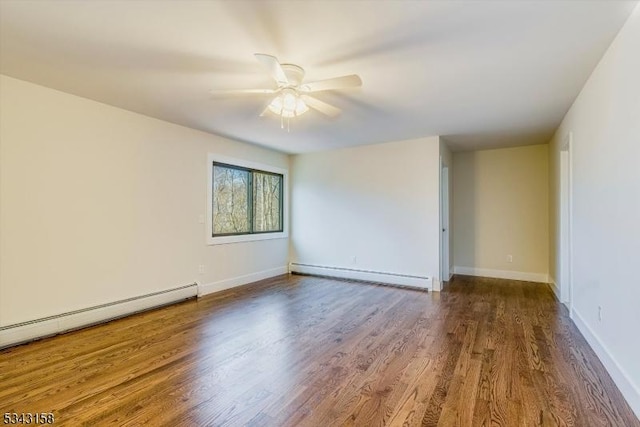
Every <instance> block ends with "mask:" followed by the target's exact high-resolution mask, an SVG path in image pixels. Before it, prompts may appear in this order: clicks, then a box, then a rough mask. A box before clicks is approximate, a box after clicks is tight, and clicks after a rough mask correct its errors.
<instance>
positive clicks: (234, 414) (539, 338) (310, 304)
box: [0, 276, 640, 427]
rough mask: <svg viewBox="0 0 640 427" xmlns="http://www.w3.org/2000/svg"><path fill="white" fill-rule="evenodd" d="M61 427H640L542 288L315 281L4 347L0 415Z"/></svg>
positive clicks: (290, 282)
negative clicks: (419, 287)
mask: <svg viewBox="0 0 640 427" xmlns="http://www.w3.org/2000/svg"><path fill="white" fill-rule="evenodd" d="M49 411H52V412H53V413H54V414H55V419H56V422H55V425H70V426H78V425H87V426H96V425H119V426H134V425H144V424H147V425H152V426H161V425H168V426H209V425H211V426H245V425H247V426H322V427H325V426H342V425H349V426H351V425H353V426H384V425H386V426H436V425H438V426H490V425H491V426H578V427H585V426H587V427H589V426H615V427H623V426H624V427H638V426H640V422H639V421H638V419H637V418H635V416H634V415H633V413H632V411H631V410H630V408H629V407H628V405H627V404H626V402H625V401H624V399H623V398H622V396H621V394H620V392H619V391H618V389H617V388H616V387H615V385H614V384H613V382H612V380H611V378H610V377H609V375H608V374H607V372H606V371H605V370H604V368H603V366H602V365H601V363H600V362H599V361H598V359H597V358H596V356H595V355H594V353H593V351H592V350H591V349H590V348H589V346H588V345H587V344H586V342H585V341H584V339H583V338H582V336H581V335H580V334H579V332H578V331H577V330H576V328H575V327H574V326H573V324H572V323H571V321H570V320H569V319H568V316H567V313H566V311H565V310H564V309H563V308H562V307H561V306H560V305H559V304H558V303H557V302H556V300H555V299H554V297H553V294H552V293H551V291H550V290H549V289H548V287H546V285H540V284H533V283H526V282H515V281H507V280H497V279H479V278H470V277H464V276H458V277H456V278H455V279H454V280H453V281H452V282H451V283H450V285H449V286H448V287H447V288H446V290H445V291H444V292H442V293H426V292H420V291H412V290H406V289H399V288H393V287H385V286H378V285H372V284H363V283H353V282H347V281H336V280H330V279H323V278H316V277H306V276H280V277H278V278H274V279H270V280H267V281H263V282H259V283H257V284H254V285H250V286H246V287H243V288H237V289H235V290H230V291H226V292H223V293H220V294H215V295H211V296H207V297H204V298H201V299H199V300H191V301H187V302H184V303H181V304H177V305H174V306H171V307H165V308H161V309H158V310H154V311H149V312H145V313H141V314H138V315H135V316H132V317H129V318H125V319H120V320H116V321H113V322H110V323H108V324H105V325H101V326H97V327H93V328H88V329H84V330H81V331H76V332H72V333H69V334H66V335H61V336H58V337H54V338H49V339H45V340H42V341H38V342H34V343H31V344H27V345H22V346H18V347H14V348H10V349H6V350H3V351H0V415H2V414H3V413H4V412H18V413H19V412H32V413H33V412H49Z"/></svg>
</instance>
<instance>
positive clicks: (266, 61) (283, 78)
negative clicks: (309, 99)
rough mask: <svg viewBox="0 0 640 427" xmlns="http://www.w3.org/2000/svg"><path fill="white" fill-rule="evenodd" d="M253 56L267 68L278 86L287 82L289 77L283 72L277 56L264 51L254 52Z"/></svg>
mask: <svg viewBox="0 0 640 427" xmlns="http://www.w3.org/2000/svg"><path fill="white" fill-rule="evenodd" d="M254 56H255V57H256V59H257V60H258V61H260V63H261V64H262V65H264V66H265V67H266V68H267V70H268V71H269V74H270V75H271V77H273V79H274V80H275V81H276V82H277V83H278V86H286V85H288V84H289V79H287V75H286V74H285V73H284V70H283V69H282V66H281V65H280V62H278V58H276V57H275V56H271V55H267V54H265V53H256V54H254Z"/></svg>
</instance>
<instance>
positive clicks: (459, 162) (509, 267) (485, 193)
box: [453, 145, 549, 281]
mask: <svg viewBox="0 0 640 427" xmlns="http://www.w3.org/2000/svg"><path fill="white" fill-rule="evenodd" d="M453 159H454V160H453V164H454V168H453V223H454V224H453V228H454V239H453V242H454V243H453V247H454V266H455V267H454V268H455V271H456V272H457V273H462V274H478V275H484V276H495V277H511V278H515V279H521V280H535V281H546V278H547V274H548V263H549V255H548V254H549V247H548V234H549V221H548V218H549V212H548V199H549V184H548V182H549V181H548V146H547V145H534V146H527V147H516V148H505V149H497V150H486V151H474V152H457V153H454V156H453ZM508 255H512V256H513V262H511V263H510V262H508V261H507V256H508Z"/></svg>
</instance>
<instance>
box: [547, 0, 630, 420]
mask: <svg viewBox="0 0 640 427" xmlns="http://www.w3.org/2000/svg"><path fill="white" fill-rule="evenodd" d="M568 132H573V144H572V147H571V151H572V152H571V158H572V170H573V175H572V198H573V211H572V215H571V222H572V230H573V233H572V239H571V246H572V248H573V267H572V273H573V289H574V290H573V295H574V300H573V313H572V315H573V319H574V321H575V322H576V324H577V325H578V327H579V328H580V330H581V331H582V333H583V334H584V335H585V337H586V338H587V340H588V341H589V343H590V344H591V346H592V347H593V348H594V350H595V351H596V353H598V356H599V357H600V359H601V360H602V361H603V362H604V364H605V366H606V367H607V369H608V370H609V373H610V374H611V376H612V377H613V379H614V380H615V381H616V383H617V384H618V387H619V388H620V389H621V391H622V392H623V394H624V395H625V397H626V398H627V400H628V401H629V403H630V404H631V406H632V407H633V409H634V411H635V413H636V414H637V415H638V416H639V417H640V362H639V361H640V339H638V336H639V335H638V325H639V324H640V285H639V282H638V272H637V271H636V266H637V265H636V264H637V262H638V260H639V259H640V224H639V221H640V6H636V8H635V11H634V12H633V13H632V15H631V17H630V18H629V20H628V21H627V23H626V24H625V26H624V27H623V28H622V30H621V31H620V33H619V34H618V36H617V38H616V39H615V40H614V42H613V43H612V45H611V46H610V47H609V49H608V50H607V52H606V53H605V55H604V56H603V58H602V60H601V61H600V63H599V65H598V66H597V67H596V69H595V70H594V72H593V74H592V75H591V77H590V78H589V80H588V81H587V83H586V84H585V86H584V88H583V89H582V92H581V93H580V95H579V96H578V98H577V99H576V101H575V102H574V104H573V106H572V107H571V109H570V110H569V112H568V113H567V115H566V116H565V118H564V120H563V121H562V125H561V126H560V128H559V129H558V131H557V132H556V134H555V136H554V138H553V140H552V141H551V189H552V193H551V215H552V218H553V220H552V224H553V226H552V228H551V231H552V239H551V248H552V256H551V264H552V268H551V270H552V272H553V273H554V274H555V272H556V271H558V270H559V268H558V263H559V254H558V253H557V250H556V248H558V247H559V244H560V241H559V239H560V236H559V235H558V232H557V224H558V223H559V215H560V212H559V201H558V197H559V157H560V147H561V145H562V141H563V139H564V138H565V136H566V135H567V134H568ZM598 307H602V320H601V321H600V320H599V319H598Z"/></svg>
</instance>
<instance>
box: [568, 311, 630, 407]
mask: <svg viewBox="0 0 640 427" xmlns="http://www.w3.org/2000/svg"><path fill="white" fill-rule="evenodd" d="M571 318H572V319H573V323H574V324H575V325H576V327H577V328H578V330H579V331H580V333H581V334H582V336H583V337H584V339H585V340H587V342H588V343H589V345H590V346H591V348H592V349H593V351H594V352H595V353H596V355H597V356H598V358H599V359H600V362H602V364H603V365H604V367H605V369H606V370H607V372H608V373H609V375H610V376H611V378H612V379H613V382H615V383H616V385H617V386H618V389H619V390H620V392H621V393H622V395H623V396H624V398H625V399H626V400H627V403H628V404H629V406H630V407H631V409H632V410H633V412H634V413H635V414H636V416H637V417H638V418H640V387H639V386H638V385H636V384H634V383H633V381H632V380H631V378H630V377H629V375H628V374H627V373H626V372H625V370H624V369H623V368H622V367H621V366H620V364H619V363H618V362H617V361H616V359H615V358H614V357H613V356H612V355H611V353H610V352H609V350H608V349H607V347H606V346H605V345H604V344H603V343H602V341H601V340H600V338H598V335H596V333H595V332H594V331H593V330H592V329H591V328H590V327H589V325H588V324H587V322H585V320H584V318H583V317H582V315H581V314H580V313H579V312H578V311H577V310H576V309H575V308H574V309H573V310H572V311H571Z"/></svg>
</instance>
